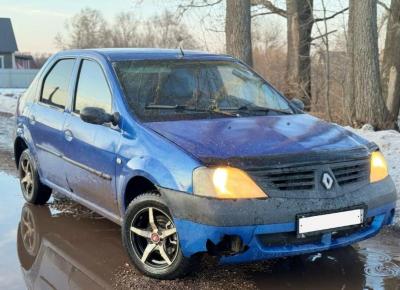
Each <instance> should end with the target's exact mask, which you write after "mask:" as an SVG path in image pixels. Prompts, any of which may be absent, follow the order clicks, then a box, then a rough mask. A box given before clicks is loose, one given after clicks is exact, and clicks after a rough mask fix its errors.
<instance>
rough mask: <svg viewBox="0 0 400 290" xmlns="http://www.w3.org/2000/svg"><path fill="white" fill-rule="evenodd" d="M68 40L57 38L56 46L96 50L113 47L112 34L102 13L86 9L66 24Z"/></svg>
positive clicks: (59, 35) (61, 37) (59, 36)
mask: <svg viewBox="0 0 400 290" xmlns="http://www.w3.org/2000/svg"><path fill="white" fill-rule="evenodd" d="M66 29H67V31H68V32H69V37H68V39H64V38H63V36H62V35H61V34H58V35H57V36H56V39H55V41H56V45H57V46H58V47H60V48H63V49H68V48H96V47H107V46H111V44H112V41H111V33H110V30H109V29H108V24H107V22H106V20H105V19H104V17H103V15H102V14H101V12H100V11H98V10H95V9H91V8H84V9H82V10H81V11H80V12H79V13H78V14H76V15H75V16H73V17H72V19H71V20H70V21H69V22H67V23H66Z"/></svg>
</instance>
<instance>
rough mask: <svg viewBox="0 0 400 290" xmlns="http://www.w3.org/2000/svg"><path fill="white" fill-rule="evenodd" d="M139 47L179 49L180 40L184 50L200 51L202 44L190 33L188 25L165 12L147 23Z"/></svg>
mask: <svg viewBox="0 0 400 290" xmlns="http://www.w3.org/2000/svg"><path fill="white" fill-rule="evenodd" d="M143 31H144V32H143V33H142V35H141V43H140V44H139V46H142V47H145V46H148V47H149V46H151V47H160V48H177V47H178V45H179V42H180V40H182V41H183V46H184V48H187V49H196V48H197V49H198V48H199V47H200V44H199V43H198V42H197V41H196V39H195V38H194V37H193V35H192V34H191V33H190V32H189V29H188V28H187V26H186V25H184V24H181V23H179V21H178V20H177V19H176V17H175V15H174V14H173V13H171V12H169V11H164V12H163V13H162V14H161V16H154V17H153V18H151V19H149V20H148V21H146V23H145V25H144V27H143Z"/></svg>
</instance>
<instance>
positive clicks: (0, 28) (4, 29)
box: [0, 18, 18, 53]
mask: <svg viewBox="0 0 400 290" xmlns="http://www.w3.org/2000/svg"><path fill="white" fill-rule="evenodd" d="M17 50H18V47H17V42H16V41H15V35H14V30H13V28H12V24H11V19H10V18H0V53H5V52H15V51H17Z"/></svg>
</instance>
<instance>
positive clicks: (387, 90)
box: [381, 0, 400, 126]
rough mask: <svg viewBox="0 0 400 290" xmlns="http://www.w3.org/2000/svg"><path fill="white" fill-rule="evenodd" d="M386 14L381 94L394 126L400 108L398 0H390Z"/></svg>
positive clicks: (399, 14)
mask: <svg viewBox="0 0 400 290" xmlns="http://www.w3.org/2000/svg"><path fill="white" fill-rule="evenodd" d="M388 15H389V17H388V20H387V21H388V23H387V29H386V40H385V48H384V51H383V61H382V70H381V73H382V94H383V97H384V98H385V99H386V106H387V108H388V111H389V118H390V122H392V123H393V125H394V126H396V122H397V120H398V116H399V110H400V76H399V72H400V0H392V2H391V5H390V9H389V10H388Z"/></svg>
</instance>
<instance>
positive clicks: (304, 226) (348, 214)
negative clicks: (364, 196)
mask: <svg viewBox="0 0 400 290" xmlns="http://www.w3.org/2000/svg"><path fill="white" fill-rule="evenodd" d="M363 221H364V209H354V210H349V211H342V212H335V213H328V214H323V215H315V216H309V217H300V218H299V220H298V233H299V234H306V233H312V232H318V231H323V230H329V229H335V228H342V227H347V226H353V225H359V224H361V223H363Z"/></svg>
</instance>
